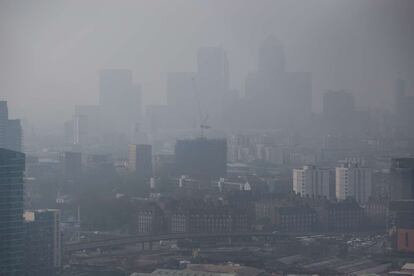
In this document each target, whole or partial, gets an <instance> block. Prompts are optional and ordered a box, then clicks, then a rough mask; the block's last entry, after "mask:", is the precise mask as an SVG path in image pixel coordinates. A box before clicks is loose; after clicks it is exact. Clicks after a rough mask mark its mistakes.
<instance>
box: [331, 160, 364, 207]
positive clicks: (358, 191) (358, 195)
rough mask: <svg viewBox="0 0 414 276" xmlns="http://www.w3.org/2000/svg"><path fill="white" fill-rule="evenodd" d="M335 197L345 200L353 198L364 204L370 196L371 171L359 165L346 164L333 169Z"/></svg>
mask: <svg viewBox="0 0 414 276" xmlns="http://www.w3.org/2000/svg"><path fill="white" fill-rule="evenodd" d="M335 179H336V180H335V185H336V197H337V199H338V200H345V199H346V198H348V197H351V198H354V199H355V200H356V201H357V202H358V203H359V204H365V203H366V202H367V201H368V199H369V197H370V196H371V186H372V170H371V169H370V168H366V167H362V166H360V165H359V164H354V163H346V164H342V166H341V167H337V168H336V169H335Z"/></svg>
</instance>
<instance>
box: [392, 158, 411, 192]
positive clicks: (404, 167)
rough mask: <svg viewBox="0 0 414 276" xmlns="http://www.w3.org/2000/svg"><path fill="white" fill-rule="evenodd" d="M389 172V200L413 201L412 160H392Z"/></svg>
mask: <svg viewBox="0 0 414 276" xmlns="http://www.w3.org/2000/svg"><path fill="white" fill-rule="evenodd" d="M390 172H391V177H390V188H389V191H390V195H391V199H392V200H400V199H414V158H396V159H393V160H392V161H391V170H390Z"/></svg>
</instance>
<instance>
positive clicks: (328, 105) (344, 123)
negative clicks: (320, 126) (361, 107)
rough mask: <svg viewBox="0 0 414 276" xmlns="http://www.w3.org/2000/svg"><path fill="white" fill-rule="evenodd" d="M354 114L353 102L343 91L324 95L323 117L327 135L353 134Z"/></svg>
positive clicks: (351, 97)
mask: <svg viewBox="0 0 414 276" xmlns="http://www.w3.org/2000/svg"><path fill="white" fill-rule="evenodd" d="M355 112H356V110H355V100H354V96H353V95H352V94H351V93H349V92H346V91H344V90H339V91H332V90H330V91H328V92H326V93H324V95H323V116H324V121H325V126H326V129H327V131H328V132H329V133H332V134H343V135H351V134H354V133H355V131H356V124H357V121H356V119H357V116H356V113H355Z"/></svg>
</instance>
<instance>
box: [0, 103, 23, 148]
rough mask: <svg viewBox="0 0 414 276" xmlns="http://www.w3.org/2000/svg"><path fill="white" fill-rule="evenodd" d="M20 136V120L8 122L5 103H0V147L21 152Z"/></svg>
mask: <svg viewBox="0 0 414 276" xmlns="http://www.w3.org/2000/svg"><path fill="white" fill-rule="evenodd" d="M22 136H23V134H22V127H21V124H20V120H18V119H14V120H9V111H8V108H7V102H6V101H0V147H2V148H5V149H9V150H14V151H21V150H22Z"/></svg>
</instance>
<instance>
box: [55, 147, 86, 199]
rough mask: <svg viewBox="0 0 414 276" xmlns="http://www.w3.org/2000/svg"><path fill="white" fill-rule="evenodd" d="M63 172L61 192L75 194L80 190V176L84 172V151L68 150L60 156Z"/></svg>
mask: <svg viewBox="0 0 414 276" xmlns="http://www.w3.org/2000/svg"><path fill="white" fill-rule="evenodd" d="M60 165H61V172H62V177H63V178H62V180H63V183H62V186H61V189H62V190H61V192H63V193H65V194H66V193H67V194H73V193H76V192H78V191H79V189H78V188H79V187H78V185H79V178H80V176H81V173H82V153H80V152H71V151H67V152H64V153H62V154H61V156H60Z"/></svg>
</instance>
